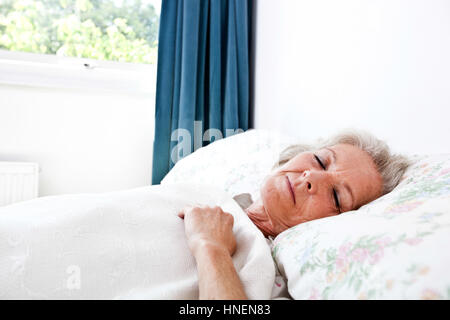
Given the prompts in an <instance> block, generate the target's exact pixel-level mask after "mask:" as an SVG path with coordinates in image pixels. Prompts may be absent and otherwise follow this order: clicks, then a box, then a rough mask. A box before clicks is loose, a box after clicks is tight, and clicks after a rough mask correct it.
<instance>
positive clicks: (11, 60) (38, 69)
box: [0, 49, 157, 95]
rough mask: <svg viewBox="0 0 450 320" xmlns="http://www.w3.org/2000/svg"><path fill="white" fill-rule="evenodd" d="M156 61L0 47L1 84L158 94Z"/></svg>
mask: <svg viewBox="0 0 450 320" xmlns="http://www.w3.org/2000/svg"><path fill="white" fill-rule="evenodd" d="M156 72H157V63H155V64H144V63H128V62H115V61H101V60H95V59H87V58H72V57H60V56H57V55H56V54H40V53H29V52H20V51H9V50H3V49H0V85H1V84H5V85H19V86H31V87H45V88H59V89H81V90H89V91H91V90H94V91H104V92H115V93H124V94H144V95H155V93H156Z"/></svg>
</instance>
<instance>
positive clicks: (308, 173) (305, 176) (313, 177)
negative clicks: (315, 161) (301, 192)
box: [299, 170, 329, 194]
mask: <svg viewBox="0 0 450 320" xmlns="http://www.w3.org/2000/svg"><path fill="white" fill-rule="evenodd" d="M299 180H300V183H299V186H303V187H304V188H305V189H306V191H307V192H308V193H309V194H315V193H317V192H318V190H319V189H320V187H321V186H322V185H324V184H325V183H327V180H329V177H328V174H327V172H324V171H317V170H305V171H303V173H302V174H301V175H300V179H299Z"/></svg>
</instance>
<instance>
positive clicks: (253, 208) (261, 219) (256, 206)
mask: <svg viewBox="0 0 450 320" xmlns="http://www.w3.org/2000/svg"><path fill="white" fill-rule="evenodd" d="M245 212H246V213H247V216H248V217H249V218H250V220H252V222H253V223H254V224H255V225H256V227H257V228H258V229H259V230H260V231H261V232H262V233H263V234H264V236H265V237H268V236H273V237H274V236H276V234H275V233H274V232H273V231H272V228H273V226H272V221H271V220H270V216H269V215H268V214H267V211H266V208H265V207H264V205H263V203H262V201H261V200H257V201H255V202H254V203H252V204H251V205H250V207H248V208H247V209H246V210H245Z"/></svg>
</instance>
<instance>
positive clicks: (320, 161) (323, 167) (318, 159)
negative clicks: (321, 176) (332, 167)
mask: <svg viewBox="0 0 450 320" xmlns="http://www.w3.org/2000/svg"><path fill="white" fill-rule="evenodd" d="M314 158H316V161H317V162H318V163H319V165H320V166H321V167H322V169H323V170H326V169H327V168H326V167H325V165H324V164H323V162H322V160H321V159H320V158H319V157H318V156H317V155H316V154H315V155H314Z"/></svg>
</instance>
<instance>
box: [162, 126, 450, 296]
mask: <svg viewBox="0 0 450 320" xmlns="http://www.w3.org/2000/svg"><path fill="white" fill-rule="evenodd" d="M296 142H298V141H296V139H295V138H293V137H290V136H285V135H282V134H279V133H275V132H271V131H266V130H249V131H247V132H245V133H243V134H240V135H236V136H232V137H229V138H227V139H224V140H220V141H217V142H215V143H213V144H211V145H210V146H208V147H205V148H202V149H200V150H198V151H196V152H194V153H193V154H191V155H190V156H188V157H186V158H185V159H183V160H182V161H180V162H178V163H177V164H176V165H175V167H174V168H173V170H172V171H171V172H169V174H168V175H167V176H166V177H165V179H164V180H163V181H162V184H164V183H174V182H176V181H183V180H186V179H187V180H189V181H193V182H198V183H200V182H201V183H208V182H211V181H214V184H215V185H216V186H219V187H221V188H222V189H224V190H226V191H227V192H229V193H230V194H239V193H242V192H248V193H250V194H251V195H252V197H253V198H255V197H258V191H259V186H260V185H261V183H262V181H263V179H264V176H265V175H266V173H267V172H269V171H270V170H271V169H272V166H273V164H274V163H275V161H276V160H277V157H278V155H279V153H280V151H281V150H282V149H284V148H285V147H287V146H288V145H290V144H292V143H296ZM411 160H412V162H413V165H412V166H411V167H410V168H409V169H408V170H407V172H406V173H405V175H404V177H403V179H402V181H401V182H400V184H399V185H398V186H397V187H396V188H395V189H394V190H393V191H392V192H391V193H389V194H387V195H385V196H383V197H381V198H379V199H377V200H375V201H373V202H372V203H369V204H367V205H365V206H363V207H361V208H359V209H358V210H355V211H350V212H346V213H343V214H341V215H339V216H335V217H330V218H325V219H319V220H315V221H311V222H308V223H304V224H300V225H298V226H296V227H293V228H291V229H289V230H286V231H285V232H283V233H281V234H280V235H278V236H277V237H276V238H275V239H273V241H272V243H271V250H272V257H273V259H274V263H275V264H276V266H277V271H278V274H279V275H280V276H279V277H277V280H276V281H275V283H274V290H276V288H277V287H282V286H283V285H286V286H287V289H288V294H284V295H283V294H279V295H276V296H273V297H272V298H290V299H450V273H449V272H448V270H449V269H450V250H448V248H447V246H448V243H450V154H433V155H415V156H412V157H411Z"/></svg>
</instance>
